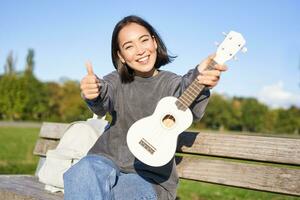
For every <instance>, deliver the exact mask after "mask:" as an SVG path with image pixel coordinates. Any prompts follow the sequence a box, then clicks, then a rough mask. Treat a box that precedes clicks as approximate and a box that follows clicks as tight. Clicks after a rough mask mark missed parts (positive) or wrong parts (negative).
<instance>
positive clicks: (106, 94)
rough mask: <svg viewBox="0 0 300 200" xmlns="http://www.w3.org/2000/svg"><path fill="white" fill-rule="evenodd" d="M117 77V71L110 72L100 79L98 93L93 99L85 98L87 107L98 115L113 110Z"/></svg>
mask: <svg viewBox="0 0 300 200" xmlns="http://www.w3.org/2000/svg"><path fill="white" fill-rule="evenodd" d="M118 81H119V77H118V74H117V73H114V72H112V73H110V74H108V75H106V76H104V77H103V79H100V84H101V88H100V95H99V96H98V97H96V98H95V99H91V100H89V99H86V98H84V97H83V99H84V100H85V102H86V103H87V105H88V107H89V109H90V110H91V111H92V112H93V113H95V114H97V115H98V116H104V115H105V114H106V113H107V112H110V113H111V112H112V111H113V110H114V97H115V91H116V87H117V83H118Z"/></svg>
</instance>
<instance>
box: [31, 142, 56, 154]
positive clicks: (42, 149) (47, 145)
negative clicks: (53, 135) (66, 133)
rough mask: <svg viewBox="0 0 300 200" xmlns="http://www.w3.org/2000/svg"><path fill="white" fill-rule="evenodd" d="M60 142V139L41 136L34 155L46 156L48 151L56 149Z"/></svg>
mask: <svg viewBox="0 0 300 200" xmlns="http://www.w3.org/2000/svg"><path fill="white" fill-rule="evenodd" d="M58 143H59V140H52V139H46V138H39V139H38V140H37V142H36V144H35V147H34V150H33V155H38V156H46V153H47V151H48V150H50V149H55V148H56V146H57V145H58Z"/></svg>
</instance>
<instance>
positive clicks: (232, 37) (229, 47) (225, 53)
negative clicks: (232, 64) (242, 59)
mask: <svg viewBox="0 0 300 200" xmlns="http://www.w3.org/2000/svg"><path fill="white" fill-rule="evenodd" d="M245 44H246V40H245V39H244V37H243V35H242V34H240V33H238V32H235V31H230V32H229V33H228V34H226V37H225V39H224V41H223V42H222V43H221V44H220V45H219V46H218V49H217V52H216V56H215V58H214V60H215V61H216V62H217V63H218V64H224V63H225V62H226V61H228V60H230V59H233V58H234V57H235V55H236V54H237V52H239V51H240V50H242V51H243V52H245V51H246V50H247V49H246V48H245V47H244V46H245Z"/></svg>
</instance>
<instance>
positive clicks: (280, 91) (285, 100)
mask: <svg viewBox="0 0 300 200" xmlns="http://www.w3.org/2000/svg"><path fill="white" fill-rule="evenodd" d="M257 98H258V100H259V101H261V102H263V103H265V104H267V105H269V106H270V107H272V108H279V107H282V108H288V107H289V106H291V105H296V106H298V107H300V94H294V93H291V92H289V91H285V90H284V85H283V82H282V81H279V82H277V83H275V84H273V85H268V86H264V87H263V88H262V89H261V90H260V92H259V93H258V96H257Z"/></svg>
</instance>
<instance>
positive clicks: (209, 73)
mask: <svg viewBox="0 0 300 200" xmlns="http://www.w3.org/2000/svg"><path fill="white" fill-rule="evenodd" d="M214 57H215V54H213V55H210V56H208V57H207V58H206V59H205V60H203V61H202V62H201V63H200V64H199V65H198V70H199V73H200V75H198V76H197V79H198V82H199V83H201V84H203V85H206V86H207V87H209V88H210V89H212V88H213V87H215V86H216V85H217V84H218V82H219V80H220V76H221V73H222V72H224V71H226V70H227V66H226V65H219V64H217V65H215V66H214V69H212V70H208V69H207V67H208V65H209V63H210V62H211V61H212V59H213V58H214Z"/></svg>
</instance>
